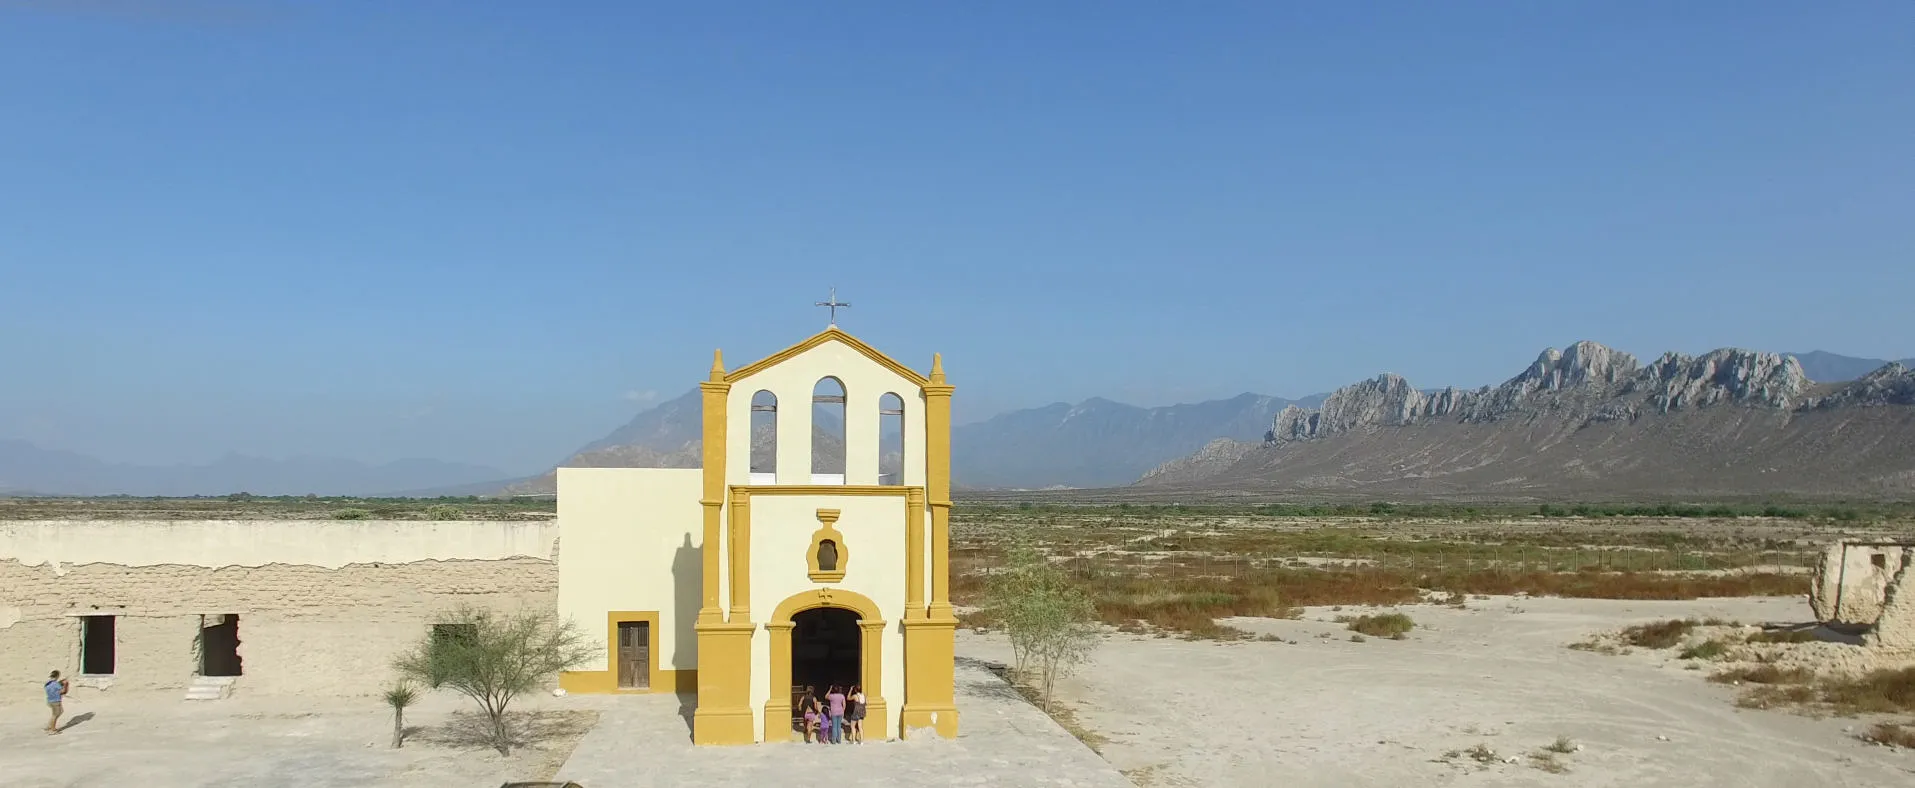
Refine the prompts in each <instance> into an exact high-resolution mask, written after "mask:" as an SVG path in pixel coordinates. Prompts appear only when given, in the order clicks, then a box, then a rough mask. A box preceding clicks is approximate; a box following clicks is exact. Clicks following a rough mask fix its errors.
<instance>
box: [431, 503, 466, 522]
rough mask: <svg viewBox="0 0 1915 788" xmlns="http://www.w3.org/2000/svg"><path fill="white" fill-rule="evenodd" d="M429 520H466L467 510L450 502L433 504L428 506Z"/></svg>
mask: <svg viewBox="0 0 1915 788" xmlns="http://www.w3.org/2000/svg"><path fill="white" fill-rule="evenodd" d="M426 519H428V520H464V519H465V510H464V509H461V508H459V507H457V506H452V505H450V504H443V503H439V504H433V505H431V506H428V507H426Z"/></svg>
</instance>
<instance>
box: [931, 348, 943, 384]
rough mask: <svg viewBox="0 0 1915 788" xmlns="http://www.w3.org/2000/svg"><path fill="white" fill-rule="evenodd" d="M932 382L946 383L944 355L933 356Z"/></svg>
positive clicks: (934, 354)
mask: <svg viewBox="0 0 1915 788" xmlns="http://www.w3.org/2000/svg"><path fill="white" fill-rule="evenodd" d="M931 382H932V383H943V382H944V354H943V353H932V354H931Z"/></svg>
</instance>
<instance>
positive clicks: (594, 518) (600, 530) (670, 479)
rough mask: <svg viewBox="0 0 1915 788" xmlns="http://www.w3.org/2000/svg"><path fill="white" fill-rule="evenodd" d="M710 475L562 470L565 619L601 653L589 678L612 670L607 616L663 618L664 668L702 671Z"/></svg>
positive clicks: (660, 630)
mask: <svg viewBox="0 0 1915 788" xmlns="http://www.w3.org/2000/svg"><path fill="white" fill-rule="evenodd" d="M703 479H704V471H702V470H699V469H696V468H690V469H678V468H671V469H667V468H560V469H559V470H558V498H559V519H558V522H559V534H560V539H559V600H558V605H559V615H560V616H570V617H572V620H574V621H576V622H578V624H579V627H580V629H582V630H583V631H584V632H585V634H586V638H587V640H586V642H587V643H589V644H591V646H592V647H593V648H594V649H596V650H597V653H596V656H595V657H594V658H593V661H592V662H589V663H586V664H585V665H582V666H580V667H579V668H578V669H579V670H582V671H593V670H607V669H609V668H610V666H609V665H608V664H606V663H607V659H606V654H607V647H608V645H609V644H608V643H607V642H606V640H605V638H606V632H605V614H606V612H607V611H612V610H656V611H658V653H657V654H656V655H655V656H654V657H653V658H654V659H655V660H657V661H658V666H659V668H660V669H662V670H692V669H695V668H696V667H697V666H698V638H697V636H696V633H695V632H694V630H693V629H692V626H693V625H694V624H696V623H697V619H698V606H699V603H700V601H701V600H700V599H699V597H700V595H701V594H702V593H703V585H702V583H701V573H702V571H703V564H702V563H701V562H702V560H703V559H702V558H701V555H700V549H701V548H702V547H703V545H704V541H705V539H704V515H703V510H702V507H701V506H700V505H699V501H698V499H699V494H700V492H701V488H702V487H703Z"/></svg>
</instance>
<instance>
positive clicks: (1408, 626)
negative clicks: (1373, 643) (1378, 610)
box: [1348, 613, 1416, 640]
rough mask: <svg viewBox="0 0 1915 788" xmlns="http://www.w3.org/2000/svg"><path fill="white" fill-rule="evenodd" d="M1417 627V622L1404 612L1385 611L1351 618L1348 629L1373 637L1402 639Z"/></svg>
mask: <svg viewBox="0 0 1915 788" xmlns="http://www.w3.org/2000/svg"><path fill="white" fill-rule="evenodd" d="M1415 628H1416V622H1415V621H1412V620H1410V617H1409V616H1406V615H1403V614H1402V613H1384V614H1382V615H1376V616H1359V617H1357V618H1354V619H1351V620H1350V623H1349V624H1348V629H1349V630H1350V631H1352V632H1357V633H1361V634H1364V635H1369V636H1371V637H1379V638H1391V639H1394V640H1402V639H1403V636H1404V635H1405V634H1406V633H1408V632H1409V631H1410V630H1412V629H1415Z"/></svg>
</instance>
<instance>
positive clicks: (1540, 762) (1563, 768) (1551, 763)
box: [1529, 752, 1569, 774]
mask: <svg viewBox="0 0 1915 788" xmlns="http://www.w3.org/2000/svg"><path fill="white" fill-rule="evenodd" d="M1529 765H1531V766H1534V767H1536V768H1538V769H1541V770H1543V771H1546V772H1549V773H1550V774H1563V773H1565V772H1568V771H1569V765H1568V764H1566V763H1563V762H1562V761H1561V760H1558V759H1557V758H1556V753H1553V752H1532V753H1530V754H1529Z"/></svg>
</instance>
